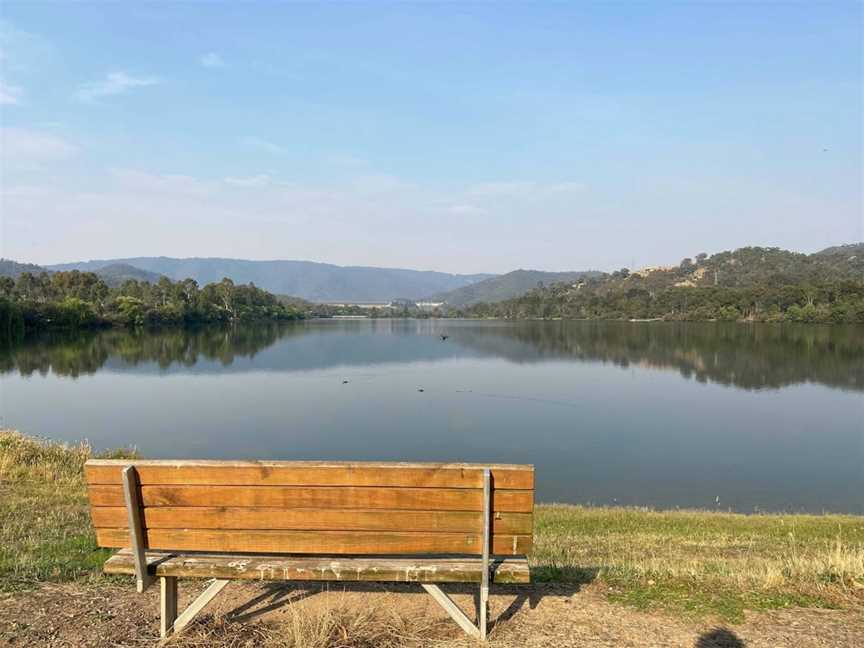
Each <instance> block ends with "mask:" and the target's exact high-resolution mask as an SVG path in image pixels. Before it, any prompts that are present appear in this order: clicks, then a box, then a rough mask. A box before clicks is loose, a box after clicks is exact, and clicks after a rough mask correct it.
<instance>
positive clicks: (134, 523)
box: [121, 466, 153, 594]
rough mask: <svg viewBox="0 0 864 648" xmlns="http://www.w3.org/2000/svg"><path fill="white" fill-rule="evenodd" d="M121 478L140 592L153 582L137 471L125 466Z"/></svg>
mask: <svg viewBox="0 0 864 648" xmlns="http://www.w3.org/2000/svg"><path fill="white" fill-rule="evenodd" d="M121 475H122V479H123V498H124V499H125V500H126V514H127V516H128V518H129V541H130V543H131V545H132V558H133V559H134V561H135V581H136V583H135V587H136V589H137V590H138V593H139V594H140V593H141V592H143V591H144V590H146V589H147V588H148V587H150V585H151V584H152V583H153V576H152V575H151V574H150V573H149V572H148V571H147V557H146V556H145V554H144V552H145V550H146V549H147V547H146V543H145V542H144V524H143V520H142V519H141V502H140V501H139V498H138V472H137V471H136V470H135V466H126V467H125V468H124V469H123V472H122V473H121Z"/></svg>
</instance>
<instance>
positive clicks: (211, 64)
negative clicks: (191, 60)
mask: <svg viewBox="0 0 864 648" xmlns="http://www.w3.org/2000/svg"><path fill="white" fill-rule="evenodd" d="M198 62H199V63H200V64H201V65H202V66H204V67H206V68H221V67H225V61H224V59H223V58H222V57H221V56H219V55H218V54H217V53H216V52H207V53H206V54H202V55H201V56H200V57H199V58H198Z"/></svg>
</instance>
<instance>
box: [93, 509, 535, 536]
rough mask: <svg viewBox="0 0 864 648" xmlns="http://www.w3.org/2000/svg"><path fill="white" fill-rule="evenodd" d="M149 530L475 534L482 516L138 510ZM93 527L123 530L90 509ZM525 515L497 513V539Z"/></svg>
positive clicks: (525, 525)
mask: <svg viewBox="0 0 864 648" xmlns="http://www.w3.org/2000/svg"><path fill="white" fill-rule="evenodd" d="M142 513H143V520H144V526H145V528H148V529H180V528H187V529H294V530H298V531H303V530H307V531H313V530H330V531H452V532H475V533H476V532H478V531H479V530H480V529H481V528H482V524H483V514H482V513H481V512H473V511H393V510H368V511H363V510H339V509H299V510H298V509H283V508H275V507H259V508H254V507H245V508H244V507H201V508H199V507H174V506H164V507H151V508H144V509H142ZM92 518H93V526H94V527H107V528H122V527H124V526H126V519H127V515H126V510H125V509H123V508H120V507H95V508H93V510H92ZM532 519H533V518H532V515H531V514H530V513H499V514H498V516H497V517H496V518H495V519H494V520H492V523H493V524H492V531H493V533H496V534H516V535H525V534H530V533H531V532H532Z"/></svg>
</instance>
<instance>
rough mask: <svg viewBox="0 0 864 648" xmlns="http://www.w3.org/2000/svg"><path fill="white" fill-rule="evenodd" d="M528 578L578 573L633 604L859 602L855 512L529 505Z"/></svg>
mask: <svg viewBox="0 0 864 648" xmlns="http://www.w3.org/2000/svg"><path fill="white" fill-rule="evenodd" d="M537 517H538V519H537V524H536V528H535V540H536V544H535V549H534V554H533V556H532V563H533V566H534V568H535V569H534V570H533V572H532V575H533V576H534V577H535V579H537V578H539V579H543V580H552V581H567V580H573V581H579V582H585V581H588V580H591V579H592V578H594V577H596V578H599V579H600V580H602V581H603V582H605V583H608V584H609V585H610V586H611V590H610V596H611V597H612V598H613V599H616V600H621V601H624V602H627V603H631V604H634V605H637V606H639V607H650V606H652V605H655V604H660V605H663V606H665V607H668V608H672V609H676V610H682V611H689V612H694V613H700V612H712V613H719V614H721V615H722V616H725V617H727V618H740V617H741V615H742V614H743V610H744V609H754V608H755V609H764V608H772V607H786V606H789V605H812V606H820V607H833V606H841V607H842V606H846V605H856V604H860V603H861V602H864V518H862V517H858V516H851V515H848V516H847V515H824V516H823V515H738V514H733V513H715V512H707V511H662V512H661V511H649V510H642V509H621V508H612V509H604V508H586V507H578V506H566V505H548V506H541V507H539V508H538V516H537Z"/></svg>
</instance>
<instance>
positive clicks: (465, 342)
mask: <svg viewBox="0 0 864 648" xmlns="http://www.w3.org/2000/svg"><path fill="white" fill-rule="evenodd" d="M442 331H446V333H447V334H448V336H449V339H448V341H447V342H446V343H444V342H442V341H441V339H440V337H439V336H438V333H440V332H442ZM463 357H486V358H503V359H506V360H508V361H511V362H516V363H535V362H544V361H555V360H562V361H573V360H576V361H581V362H604V363H607V362H608V363H614V364H615V365H618V366H620V367H629V366H631V365H636V366H641V367H651V368H658V369H677V370H678V371H680V372H681V374H682V375H683V376H686V377H695V379H696V380H700V381H712V382H717V383H721V384H726V385H734V386H736V387H741V388H745V389H759V388H778V387H783V386H785V385H791V384H796V383H803V382H815V383H821V384H825V385H829V386H832V387H840V388H844V389H853V390H859V391H864V329H862V328H861V327H822V326H808V325H752V326H750V325H740V324H723V323H704V324H695V323H651V324H638V323H637V324H631V323H627V322H519V323H503V322H464V321H453V320H439V321H399V320H394V321H367V322H323V323H315V322H313V323H307V324H303V323H300V324H296V323H287V324H286V323H266V324H257V325H252V326H242V327H231V328H223V327H205V328H198V329H166V330H162V331H124V330H109V331H101V332H74V333H73V332H67V333H52V334H48V335H43V336H39V337H35V338H30V339H28V340H26V341H25V342H24V343H22V344H19V345H14V346H12V347H11V348H9V347H4V348H3V349H2V350H0V371H2V372H5V373H8V372H11V371H15V370H17V371H18V372H20V373H21V374H22V375H31V374H33V373H43V374H44V373H48V372H49V371H53V372H54V373H55V374H58V375H61V376H71V377H77V376H79V375H81V374H91V373H95V372H96V371H98V370H100V369H102V368H105V369H109V370H111V371H121V372H134V373H152V372H160V371H168V372H172V373H174V372H184V373H217V372H226V371H228V372H231V371H260V370H272V371H298V370H307V369H327V368H333V367H351V366H368V365H377V364H384V363H400V362H403V363H404V362H418V361H426V362H434V361H440V360H446V359H454V358H463Z"/></svg>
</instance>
